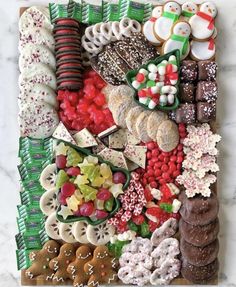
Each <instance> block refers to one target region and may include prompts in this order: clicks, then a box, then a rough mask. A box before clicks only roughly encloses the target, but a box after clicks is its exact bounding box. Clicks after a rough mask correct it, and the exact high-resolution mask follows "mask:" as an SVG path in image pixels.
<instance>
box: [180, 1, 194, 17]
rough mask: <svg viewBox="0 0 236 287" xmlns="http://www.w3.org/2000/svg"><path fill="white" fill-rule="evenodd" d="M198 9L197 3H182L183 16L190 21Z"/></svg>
mask: <svg viewBox="0 0 236 287" xmlns="http://www.w3.org/2000/svg"><path fill="white" fill-rule="evenodd" d="M197 11H198V6H197V4H195V3H193V2H190V1H187V2H185V3H184V4H183V5H182V13H181V15H182V18H183V20H184V21H189V19H190V18H191V17H192V16H193V15H195V14H196V13H197Z"/></svg>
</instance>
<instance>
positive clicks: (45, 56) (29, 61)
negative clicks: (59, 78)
mask: <svg viewBox="0 0 236 287" xmlns="http://www.w3.org/2000/svg"><path fill="white" fill-rule="evenodd" d="M36 63H43V64H46V65H48V66H49V67H50V68H51V69H52V70H53V71H55V70H56V59H55V56H54V54H53V53H52V52H51V50H50V49H49V48H48V47H46V46H43V45H33V44H28V45H26V46H25V47H24V48H23V49H22V50H21V53H20V57H19V68H20V71H21V72H22V71H24V70H25V69H28V68H30V67H31V66H32V65H34V64H36Z"/></svg>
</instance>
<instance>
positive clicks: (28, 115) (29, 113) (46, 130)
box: [18, 102, 59, 138]
mask: <svg viewBox="0 0 236 287" xmlns="http://www.w3.org/2000/svg"><path fill="white" fill-rule="evenodd" d="M18 121H19V126H20V131H21V134H22V136H28V137H32V138H47V137H49V136H51V135H52V134H53V132H54V130H55V129H56V127H57V126H58V124H59V119H58V115H57V112H56V110H55V109H54V108H53V107H52V106H50V105H48V104H47V103H43V102H41V103H38V104H32V103H30V104H27V105H25V106H23V107H22V108H21V109H20V111H19V116H18Z"/></svg>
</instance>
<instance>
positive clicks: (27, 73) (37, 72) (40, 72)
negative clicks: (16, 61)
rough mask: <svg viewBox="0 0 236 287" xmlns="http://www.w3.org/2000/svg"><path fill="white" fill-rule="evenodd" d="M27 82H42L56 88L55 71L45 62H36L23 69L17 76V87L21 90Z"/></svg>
mask: <svg viewBox="0 0 236 287" xmlns="http://www.w3.org/2000/svg"><path fill="white" fill-rule="evenodd" d="M27 84H44V85H47V86H49V87H50V88H52V89H53V90H56V88H57V84H56V76H55V73H54V72H53V71H52V70H51V69H50V68H49V67H48V66H47V65H45V64H42V63H38V64H34V65H32V66H31V67H30V68H29V69H27V70H24V71H23V72H22V73H21V74H20V76H19V87H20V89H21V90H22V89H23V88H24V86H25V85H27Z"/></svg>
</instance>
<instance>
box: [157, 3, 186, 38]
mask: <svg viewBox="0 0 236 287" xmlns="http://www.w3.org/2000/svg"><path fill="white" fill-rule="evenodd" d="M180 14H181V7H180V5H179V4H178V3H176V2H174V1H171V2H167V3H166V4H165V5H164V8H163V13H162V15H161V17H160V18H158V19H157V20H156V22H155V25H154V33H155V35H156V37H157V38H158V39H159V40H160V41H161V42H164V41H165V40H167V39H168V38H169V37H170V35H171V28H172V26H173V24H174V23H175V22H176V21H177V20H178V19H179V16H180Z"/></svg>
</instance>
